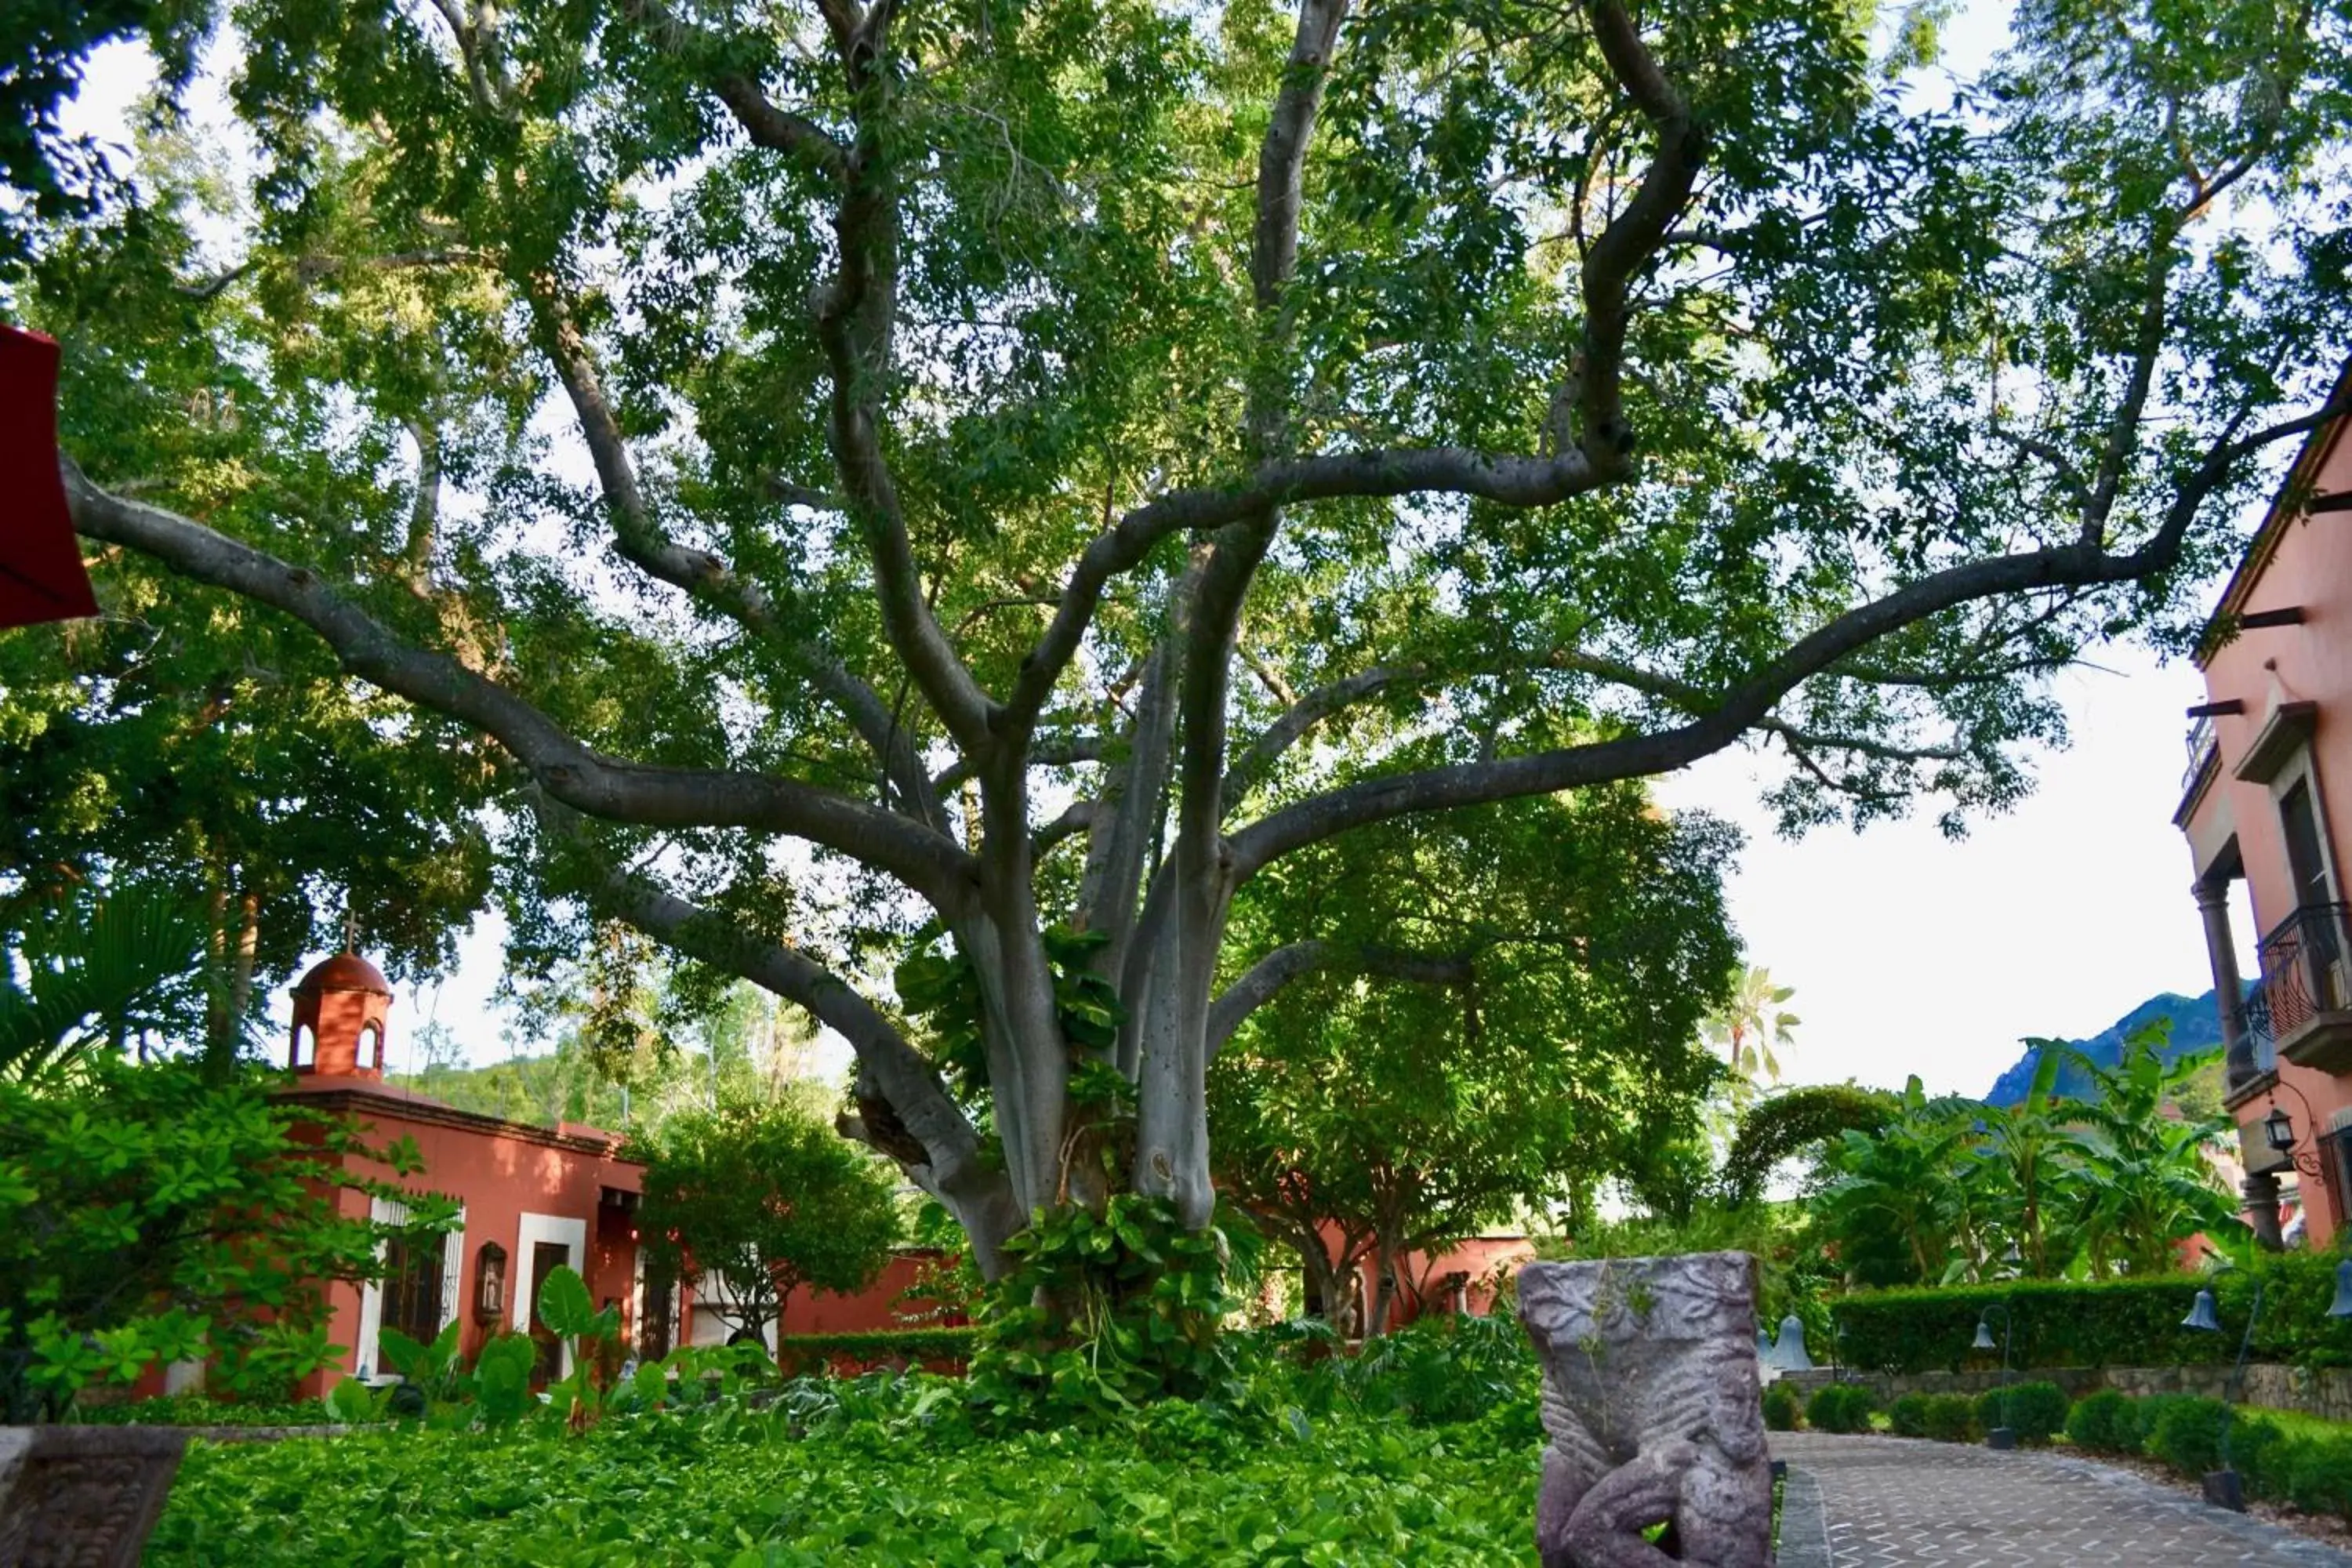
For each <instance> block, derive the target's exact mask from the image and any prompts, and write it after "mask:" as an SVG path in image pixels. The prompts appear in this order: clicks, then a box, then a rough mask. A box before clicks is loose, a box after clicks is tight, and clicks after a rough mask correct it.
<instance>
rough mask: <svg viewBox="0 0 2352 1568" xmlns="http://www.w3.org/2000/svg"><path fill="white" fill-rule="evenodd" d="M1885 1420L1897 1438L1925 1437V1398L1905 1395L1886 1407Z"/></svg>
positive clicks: (1924, 1395) (1916, 1395)
mask: <svg viewBox="0 0 2352 1568" xmlns="http://www.w3.org/2000/svg"><path fill="white" fill-rule="evenodd" d="M1886 1419H1887V1421H1888V1423H1889V1424H1890V1425H1891V1426H1893V1428H1894V1431H1895V1436H1897V1437H1925V1436H1927V1395H1926V1394H1904V1395H1902V1396H1901V1397H1900V1398H1898V1399H1896V1400H1895V1403H1894V1404H1892V1405H1888V1406H1887V1407H1886Z"/></svg>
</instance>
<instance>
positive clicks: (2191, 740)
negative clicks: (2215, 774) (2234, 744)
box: [2180, 719, 2221, 790]
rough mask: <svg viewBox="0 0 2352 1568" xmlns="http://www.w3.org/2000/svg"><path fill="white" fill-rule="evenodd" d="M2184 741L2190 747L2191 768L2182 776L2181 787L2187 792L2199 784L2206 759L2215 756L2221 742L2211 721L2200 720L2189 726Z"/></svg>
mask: <svg viewBox="0 0 2352 1568" xmlns="http://www.w3.org/2000/svg"><path fill="white" fill-rule="evenodd" d="M2184 740H2185V741H2186V742H2187V744H2188V747H2189V767H2188V770H2187V771H2186V772H2184V773H2182V774H2181V775H2180V787H2181V788H2182V789H2184V790H2185V789H2187V788H2188V787H2189V785H2190V784H2195V783H2196V782H2197V775H2198V774H2199V773H2202V772H2203V771H2204V769H2205V759H2206V758H2208V757H2210V756H2211V755H2212V754H2213V752H2214V751H2215V749H2216V748H2217V747H2219V746H2220V745H2221V742H2220V741H2219V740H2218V739H2216V738H2215V736H2214V733H2213V721H2212V720H2210V719H2200V720H2198V721H2197V722H2195V723H2194V724H2191V725H2189V733H2188V735H2187V736H2185V737H2184Z"/></svg>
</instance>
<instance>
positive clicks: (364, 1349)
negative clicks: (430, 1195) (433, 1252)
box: [352, 1197, 466, 1384]
mask: <svg viewBox="0 0 2352 1568" xmlns="http://www.w3.org/2000/svg"><path fill="white" fill-rule="evenodd" d="M368 1218H370V1219H372V1220H373V1221H375V1222H376V1223H377V1224H378V1225H395V1226H404V1225H406V1224H407V1223H408V1205H406V1204H404V1203H401V1202H399V1201H398V1200H396V1199H394V1198H373V1197H372V1198H370V1199H368ZM465 1258H466V1209H465V1205H462V1204H461V1205H458V1207H457V1228H456V1229H454V1230H452V1231H450V1232H449V1234H448V1235H446V1236H445V1237H442V1238H441V1316H440V1320H439V1321H437V1322H436V1323H435V1324H434V1325H433V1326H434V1330H435V1331H436V1332H438V1331H440V1330H442V1329H446V1328H447V1327H448V1326H449V1320H450V1319H452V1318H454V1317H456V1316H457V1286H456V1285H455V1284H454V1283H453V1281H454V1280H456V1279H457V1270H458V1268H460V1267H461V1266H462V1265H463V1264H464V1262H465ZM375 1260H376V1261H377V1262H378V1263H382V1262H383V1244H382V1243H379V1244H377V1247H376V1251H375ZM381 1332H383V1281H381V1280H377V1279H369V1280H366V1281H363V1282H362V1284H361V1286H360V1337H359V1342H358V1343H357V1344H356V1345H354V1346H353V1347H352V1375H353V1376H355V1377H356V1376H358V1375H359V1374H360V1373H361V1372H362V1370H364V1371H365V1372H366V1373H367V1381H368V1382H370V1383H372V1384H381V1383H391V1382H394V1381H395V1379H394V1378H393V1377H392V1376H391V1375H390V1374H389V1373H386V1372H385V1371H384V1370H383V1368H382V1367H380V1366H378V1365H377V1364H376V1336H377V1335H378V1334H379V1333H381Z"/></svg>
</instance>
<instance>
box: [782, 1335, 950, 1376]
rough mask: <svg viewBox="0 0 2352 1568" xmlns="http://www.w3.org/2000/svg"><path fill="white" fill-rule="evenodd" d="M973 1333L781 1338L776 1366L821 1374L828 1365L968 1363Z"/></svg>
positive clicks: (791, 1336)
mask: <svg viewBox="0 0 2352 1568" xmlns="http://www.w3.org/2000/svg"><path fill="white" fill-rule="evenodd" d="M974 1334H975V1331H974V1330H971V1329H954V1328H919V1329H872V1330H866V1331H860V1332H856V1333H839V1334H784V1335H782V1336H780V1337H779V1338H778V1339H777V1341H776V1364H777V1365H778V1366H779V1367H782V1369H783V1370H784V1371H785V1372H787V1373H794V1372H822V1371H824V1369H825V1368H826V1367H827V1366H829V1365H835V1364H837V1363H844V1362H848V1363H856V1366H857V1367H859V1368H860V1369H863V1368H865V1367H869V1366H874V1365H877V1364H879V1363H883V1362H889V1361H903V1362H907V1363H910V1364H915V1365H924V1366H928V1365H930V1364H931V1363H936V1362H961V1361H965V1360H968V1359H970V1357H971V1346H972V1340H973V1337H974Z"/></svg>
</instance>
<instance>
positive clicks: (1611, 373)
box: [1576, 0, 1706, 467]
mask: <svg viewBox="0 0 2352 1568" xmlns="http://www.w3.org/2000/svg"><path fill="white" fill-rule="evenodd" d="M1585 12H1586V14H1587V16H1590V17H1591V24H1592V36H1593V39H1594V41H1595V42H1596V43H1598V44H1599V45H1600V47H1601V58H1602V59H1604V60H1606V61H1607V62H1608V65H1609V70H1610V74H1611V75H1612V76H1614V77H1615V78H1616V79H1617V83H1618V85H1619V86H1620V87H1622V88H1623V89H1625V93H1626V96H1627V97H1629V98H1631V99H1632V100H1633V103H1634V106H1635V107H1636V108H1638V109H1639V110H1641V111H1642V114H1643V118H1644V119H1646V120H1648V121H1649V122H1650V123H1651V125H1652V126H1653V127H1654V129H1655V130H1656V132H1657V134H1658V149H1657V153H1656V155H1655V156H1654V158H1653V159H1652V161H1651V163H1650V167H1649V169H1648V170H1647V172H1645V173H1644V174H1643V176H1642V180H1641V183H1640V184H1638V185H1637V186H1635V187H1634V191H1633V198H1632V199H1631V200H1630V201H1628V202H1627V203H1626V204H1625V205H1624V206H1623V207H1622V208H1620V209H1619V210H1618V213H1617V216H1615V217H1613V218H1612V219H1611V220H1610V222H1609V226H1608V227H1606V228H1604V229H1602V230H1601V235H1600V237H1598V238H1596V239H1595V240H1594V241H1593V242H1592V247H1591V249H1590V250H1588V251H1586V252H1585V256H1584V266H1583V268H1582V271H1581V274H1580V284H1581V286H1582V289H1583V295H1584V348H1583V353H1582V354H1581V356H1580V357H1581V360H1582V363H1580V365H1579V366H1577V367H1576V377H1577V382H1578V392H1579V398H1578V416H1579V419H1580V423H1581V424H1582V426H1583V430H1582V437H1583V446H1584V449H1585V452H1586V454H1587V455H1588V456H1589V457H1591V458H1592V460H1593V462H1594V463H1595V464H1596V465H1599V466H1603V467H1606V466H1609V465H1612V464H1614V463H1616V462H1618V461H1621V460H1622V458H1623V456H1624V453H1625V452H1626V450H1627V448H1628V447H1629V446H1630V445H1631V439H1632V437H1631V434H1630V432H1628V431H1627V430H1626V429H1625V428H1624V360H1625V331H1626V328H1627V326H1628V325H1629V324H1630V322H1631V321H1632V314H1633V313H1632V307H1631V304H1630V300H1631V297H1632V289H1633V279H1635V277H1636V276H1637V275H1639V273H1640V272H1641V270H1642V268H1644V267H1646V266H1647V265H1648V264H1649V262H1650V260H1651V258H1653V257H1654V256H1655V255H1656V254H1657V252H1658V247H1659V246H1660V245H1661V244H1662V243H1664V239H1665V237H1666V235H1667V233H1668V232H1669V231H1670V230H1671V229H1672V228H1673V227H1674V225H1675V219H1676V218H1678V217H1680V216H1682V213H1683V209H1684V208H1685V206H1687V205H1689V203H1690V197H1691V191H1692V189H1693V188H1694V187H1695V186H1696V184H1697V183H1698V173H1699V169H1700V167H1701V166H1702V165H1703V164H1704V163H1706V135H1705V133H1704V132H1701V131H1700V129H1699V128H1698V126H1697V125H1696V123H1695V122H1694V121H1692V119H1691V116H1690V111H1689V109H1688V108H1687V107H1686V106H1685V104H1684V102H1683V99H1682V95H1681V94H1680V93H1678V92H1676V91H1675V88H1674V84H1673V83H1672V82H1670V81H1668V80H1667V79H1666V75H1665V72H1664V71H1662V70H1660V69H1659V68H1658V63H1657V61H1656V60H1654V59H1653V58H1651V56H1650V51H1649V47H1648V46H1646V45H1644V44H1643V42H1642V35H1641V29H1640V28H1639V27H1638V26H1636V25H1635V24H1634V21H1633V15H1632V13H1631V12H1629V11H1628V10H1627V9H1626V8H1625V5H1623V3H1622V0H1586V4H1585Z"/></svg>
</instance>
